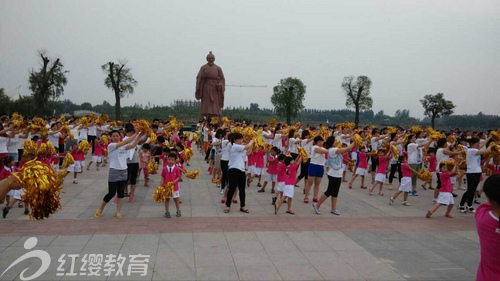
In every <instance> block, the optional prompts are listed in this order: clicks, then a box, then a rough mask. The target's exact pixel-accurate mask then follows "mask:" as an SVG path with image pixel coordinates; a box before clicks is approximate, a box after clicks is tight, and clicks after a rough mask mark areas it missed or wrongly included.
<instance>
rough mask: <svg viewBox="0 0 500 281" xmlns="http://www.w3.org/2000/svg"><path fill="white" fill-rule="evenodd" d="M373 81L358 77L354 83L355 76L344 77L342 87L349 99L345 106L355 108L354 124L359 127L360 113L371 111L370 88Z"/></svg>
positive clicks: (365, 77)
mask: <svg viewBox="0 0 500 281" xmlns="http://www.w3.org/2000/svg"><path fill="white" fill-rule="evenodd" d="M371 86H372V81H371V80H370V78H368V77H367V76H358V78H356V81H354V76H346V77H344V81H342V84H341V87H342V89H343V90H344V92H345V94H346V96H347V99H346V102H345V105H346V106H347V107H354V124H356V127H358V124H359V111H360V110H367V109H371V108H372V106H373V100H372V98H371V97H370V87H371Z"/></svg>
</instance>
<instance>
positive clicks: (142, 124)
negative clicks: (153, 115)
mask: <svg viewBox="0 0 500 281" xmlns="http://www.w3.org/2000/svg"><path fill="white" fill-rule="evenodd" d="M134 126H135V129H136V130H137V131H138V132H140V133H141V134H142V135H143V136H149V135H150V134H151V133H152V132H153V131H152V130H151V125H150V124H149V122H148V121H146V120H144V119H139V120H137V121H135V123H134Z"/></svg>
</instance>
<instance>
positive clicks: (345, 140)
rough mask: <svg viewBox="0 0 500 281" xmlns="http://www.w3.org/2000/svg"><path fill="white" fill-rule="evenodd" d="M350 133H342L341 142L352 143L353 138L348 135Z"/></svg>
mask: <svg viewBox="0 0 500 281" xmlns="http://www.w3.org/2000/svg"><path fill="white" fill-rule="evenodd" d="M348 136H349V135H346V134H342V135H340V142H341V143H342V144H345V145H349V144H350V143H351V138H350V137H348Z"/></svg>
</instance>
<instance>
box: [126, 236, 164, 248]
mask: <svg viewBox="0 0 500 281" xmlns="http://www.w3.org/2000/svg"><path fill="white" fill-rule="evenodd" d="M159 241H160V234H158V233H151V234H128V235H127V237H126V238H125V241H124V244H140V245H154V246H157V245H158V243H159Z"/></svg>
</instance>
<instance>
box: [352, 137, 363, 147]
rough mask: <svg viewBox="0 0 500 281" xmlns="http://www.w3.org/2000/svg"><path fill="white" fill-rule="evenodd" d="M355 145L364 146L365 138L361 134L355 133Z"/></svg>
mask: <svg viewBox="0 0 500 281" xmlns="http://www.w3.org/2000/svg"><path fill="white" fill-rule="evenodd" d="M353 141H354V145H356V146H357V147H362V146H363V139H362V138H361V136H360V135H359V134H354V139H353Z"/></svg>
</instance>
